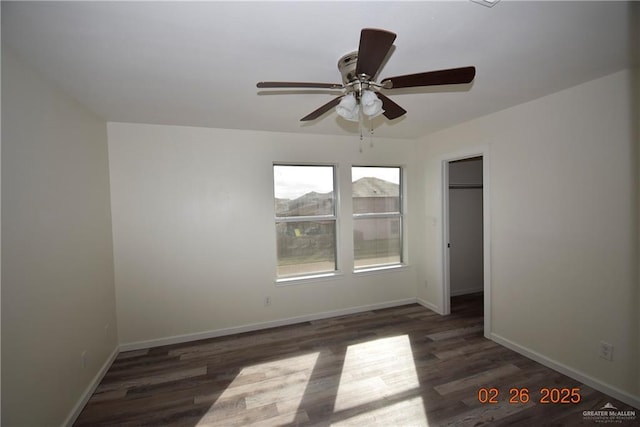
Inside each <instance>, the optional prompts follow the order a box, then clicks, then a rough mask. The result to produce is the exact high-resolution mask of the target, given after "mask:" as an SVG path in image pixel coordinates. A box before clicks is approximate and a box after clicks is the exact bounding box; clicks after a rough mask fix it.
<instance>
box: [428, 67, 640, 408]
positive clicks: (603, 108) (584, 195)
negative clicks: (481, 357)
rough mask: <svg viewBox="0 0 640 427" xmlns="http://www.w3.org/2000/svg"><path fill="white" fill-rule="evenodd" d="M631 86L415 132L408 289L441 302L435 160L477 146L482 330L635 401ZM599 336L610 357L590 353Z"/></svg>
mask: <svg viewBox="0 0 640 427" xmlns="http://www.w3.org/2000/svg"><path fill="white" fill-rule="evenodd" d="M632 86H633V85H632V74H631V72H629V71H624V72H619V73H615V74H612V75H609V76H606V77H603V78H600V79H597V80H594V81H591V82H588V83H585V84H582V85H579V86H576V87H574V88H570V89H567V90H564V91H561V92H558V93H556V94H553V95H550V96H546V97H544V98H540V99H538V100H535V101H532V102H529V103H526V104H522V105H519V106H516V107H513V108H510V109H507V110H504V111H501V112H498V113H495V114H492V115H490V116H486V117H484V118H480V119H477V120H474V121H471V122H468V123H465V124H462V125H459V126H456V127H454V128H450V129H447V130H444V131H442V132H439V133H437V134H432V135H429V136H428V137H426V138H424V140H423V141H422V145H421V148H420V157H421V158H422V159H423V160H424V162H425V163H424V164H425V171H424V176H423V177H422V180H423V182H424V183H425V185H426V189H427V191H426V194H427V199H426V201H425V202H426V203H425V205H424V209H425V211H424V215H425V217H426V218H427V221H426V223H427V225H428V226H427V227H426V229H425V230H424V236H425V239H424V241H425V242H426V244H425V246H424V247H423V250H424V251H423V252H424V255H423V256H424V258H423V261H422V263H421V268H420V271H419V280H420V281H421V282H422V281H424V280H427V281H428V283H429V286H428V287H426V288H425V287H423V286H421V287H420V288H419V297H420V298H423V299H425V300H427V301H429V302H431V303H433V304H434V305H440V303H441V289H442V288H441V285H442V230H441V223H442V222H441V215H442V190H441V187H442V184H441V182H442V181H441V180H442V174H441V161H442V159H444V158H448V157H449V156H451V155H452V154H456V153H465V152H473V151H477V149H478V147H485V149H487V150H488V153H489V157H490V158H489V164H490V166H489V174H488V175H489V177H490V178H489V179H490V192H491V194H490V206H491V215H490V221H491V224H490V227H491V232H490V237H491V246H492V247H491V265H490V271H491V278H490V279H491V280H490V283H491V306H492V313H491V323H492V331H491V332H492V333H493V337H494V338H497V339H501V340H502V341H503V342H505V343H510V344H512V347H515V348H519V349H521V350H525V351H529V352H530V354H536V355H538V356H540V357H541V358H542V359H545V360H548V361H551V362H554V363H556V364H558V366H560V365H562V366H565V367H568V368H569V369H570V370H572V371H573V372H577V373H580V374H582V375H583V376H584V377H586V378H589V379H593V380H595V381H597V382H600V383H602V384H606V385H607V386H610V387H612V388H613V389H616V390H619V391H621V392H622V393H623V394H625V393H626V396H627V397H629V396H635V399H638V396H640V382H639V381H637V379H638V375H637V363H638V360H639V359H640V354H639V342H638V321H637V312H638V305H637V301H638V298H637V294H638V264H637V260H638V236H639V234H638V233H639V231H638V216H637V212H636V210H637V199H638V190H639V188H638V181H637V169H638V156H637V155H636V152H637V144H638V141H637V134H635V136H634V132H633V131H634V128H635V127H636V122H637V120H638V116H637V112H638V111H637V109H636V108H634V107H633V105H635V106H636V107H637V105H638V104H637V103H638V99H637V95H636V98H635V99H634V95H633V92H632V90H631V89H632ZM487 147H488V148H487ZM485 184H486V183H485ZM601 340H604V341H608V342H610V343H612V344H613V345H614V346H615V350H614V360H613V362H609V361H606V360H603V359H601V358H599V357H598V346H599V342H600V341H601ZM627 401H629V399H627ZM636 401H637V400H636Z"/></svg>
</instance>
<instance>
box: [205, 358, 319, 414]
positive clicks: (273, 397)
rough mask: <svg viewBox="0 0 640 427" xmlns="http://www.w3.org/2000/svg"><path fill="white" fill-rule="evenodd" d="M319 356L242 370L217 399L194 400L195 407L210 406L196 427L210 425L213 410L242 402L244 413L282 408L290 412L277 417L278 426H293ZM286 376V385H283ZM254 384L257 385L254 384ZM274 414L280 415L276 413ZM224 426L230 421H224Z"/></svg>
mask: <svg viewBox="0 0 640 427" xmlns="http://www.w3.org/2000/svg"><path fill="white" fill-rule="evenodd" d="M319 355H320V353H309V354H304V355H301V356H295V357H289V358H285V359H278V360H274V361H270V362H264V363H259V364H255V365H251V366H247V367H245V368H243V369H242V370H241V371H240V372H239V373H238V375H237V376H236V377H235V378H234V379H233V381H231V383H230V384H229V385H228V386H227V388H226V389H225V390H224V392H222V394H220V395H219V396H217V395H203V396H198V397H196V398H195V399H194V403H195V404H199V403H206V402H211V403H212V406H211V408H210V409H209V411H208V413H207V414H205V415H204V416H203V417H202V419H201V420H200V422H199V423H198V424H197V425H202V426H204V425H211V423H212V422H213V423H214V424H215V421H216V418H217V417H216V414H215V412H216V410H220V409H222V408H224V407H225V406H229V405H233V402H238V401H242V404H243V405H244V407H245V410H246V411H249V412H251V411H261V410H262V409H261V408H266V407H273V408H274V409H275V408H276V405H277V406H281V405H282V406H283V407H288V408H292V410H290V411H287V412H286V413H281V416H279V417H278V422H279V423H289V422H293V421H294V420H295V418H296V408H298V406H299V405H300V402H301V401H302V398H303V396H304V393H305V390H306V388H307V383H308V382H309V376H310V373H311V372H312V371H313V368H314V366H315V364H316V362H317V361H318V357H319ZM283 376H286V378H287V381H286V383H285V384H283V382H282V378H283ZM256 380H257V381H256ZM276 412H280V411H277V410H276ZM227 422H229V420H228V419H227Z"/></svg>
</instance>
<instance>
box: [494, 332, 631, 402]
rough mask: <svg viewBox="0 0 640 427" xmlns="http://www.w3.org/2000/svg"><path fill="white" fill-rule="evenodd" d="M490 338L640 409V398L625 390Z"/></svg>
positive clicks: (524, 349)
mask: <svg viewBox="0 0 640 427" xmlns="http://www.w3.org/2000/svg"><path fill="white" fill-rule="evenodd" d="M490 338H491V339H492V340H493V341H495V342H497V343H498V344H500V345H503V346H505V347H507V348H508V349H510V350H513V351H515V352H517V353H520V354H522V355H523V356H526V357H528V358H529V359H531V360H534V361H536V362H538V363H540V364H541V365H544V366H546V367H548V368H551V369H553V370H555V371H558V372H560V373H561V374H564V375H566V376H568V377H571V378H573V379H574V380H577V381H580V382H581V383H583V384H586V385H588V386H589V387H592V388H594V389H596V390H598V391H601V392H602V393H605V394H608V395H609V396H611V397H614V398H616V399H618V400H620V401H621V402H624V403H626V404H628V405H631V406H633V407H635V408H636V409H640V396H634V395H632V394H630V393H627V392H625V391H623V390H620V389H618V388H616V387H613V386H611V385H609V384H606V383H604V382H602V381H600V380H598V379H596V378H593V377H592V376H590V375H587V374H585V373H582V372H580V371H577V370H575V369H573V368H571V367H570V366H567V365H565V364H562V363H560V362H556V361H555V360H553V359H550V358H548V357H547V356H544V355H542V354H540V353H538V352H536V351H533V350H531V349H529V348H527V347H523V346H521V345H520V344H517V343H515V342H513V341H511V340H509V339H507V338H503V337H501V336H500V335H497V334H495V333H492V334H491V336H490Z"/></svg>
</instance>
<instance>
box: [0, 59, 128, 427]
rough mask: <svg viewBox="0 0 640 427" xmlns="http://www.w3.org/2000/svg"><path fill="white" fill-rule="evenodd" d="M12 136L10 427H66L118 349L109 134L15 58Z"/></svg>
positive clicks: (6, 192)
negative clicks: (83, 360) (83, 361)
mask: <svg viewBox="0 0 640 427" xmlns="http://www.w3.org/2000/svg"><path fill="white" fill-rule="evenodd" d="M2 125H3V126H2V341H3V342H2V344H3V345H2V425H5V426H52V425H61V424H62V423H63V422H64V421H65V420H66V419H67V417H68V416H69V415H70V414H71V412H72V410H73V408H74V405H76V404H77V403H78V399H79V398H80V397H81V396H82V395H83V393H84V392H85V391H86V389H87V387H89V386H90V384H91V382H92V381H93V379H94V377H95V376H96V375H97V374H98V372H99V370H100V368H101V367H102V365H103V364H104V363H105V362H106V361H108V360H109V358H110V356H111V355H112V354H113V352H114V350H115V348H116V346H117V334H116V319H115V295H114V285H113V257H112V241H111V220H110V209H109V181H108V176H109V175H108V163H107V162H108V153H107V133H106V124H105V122H104V121H102V120H100V119H99V118H98V117H96V116H95V115H93V114H92V113H90V112H88V111H87V110H86V109H84V108H83V107H82V106H80V105H79V104H78V103H76V102H75V101H74V100H72V99H70V98H68V97H67V96H66V95H64V94H62V93H60V92H58V91H57V89H55V88H54V87H53V86H52V85H50V84H48V83H46V82H44V81H43V80H41V79H40V78H39V77H38V76H37V75H35V74H34V73H33V72H31V71H30V70H29V69H28V68H27V67H25V66H24V65H23V64H22V63H21V62H19V60H17V59H16V58H15V57H13V56H12V55H11V54H9V52H7V49H5V48H3V49H2ZM106 324H109V325H110V327H109V330H108V331H105V329H104V328H105V325H106ZM83 351H86V352H87V353H86V354H87V366H86V368H85V369H83V367H82V364H81V358H80V355H81V353H82V352H83Z"/></svg>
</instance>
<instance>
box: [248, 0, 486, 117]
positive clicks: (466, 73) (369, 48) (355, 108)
mask: <svg viewBox="0 0 640 427" xmlns="http://www.w3.org/2000/svg"><path fill="white" fill-rule="evenodd" d="M494 1H496V0H494ZM395 39H396V34H395V33H392V32H390V31H387V30H381V29H376V28H364V29H363V30H362V31H361V32H360V45H359V48H358V51H356V52H351V53H348V54H346V55H344V56H342V57H341V58H340V59H339V60H338V70H339V71H340V74H341V76H342V84H340V83H303V82H259V83H258V84H257V87H258V88H266V89H275V88H312V89H340V90H343V91H344V93H343V94H342V95H340V96H338V97H337V98H334V99H332V100H331V101H329V102H327V103H326V104H324V105H322V106H321V107H319V108H318V109H316V110H315V111H312V112H311V113H309V114H307V115H306V116H304V117H303V118H302V119H300V121H310V120H315V119H317V118H319V117H320V116H322V115H323V114H325V113H326V112H328V111H330V110H331V109H333V108H334V107H335V110H336V112H337V113H338V115H340V117H343V118H345V119H346V120H350V121H360V117H361V115H360V112H362V113H363V114H364V115H366V116H368V117H369V118H373V117H376V116H378V115H380V114H382V115H384V116H385V117H386V118H387V119H388V120H395V119H397V118H399V117H401V116H403V115H405V114H406V113H407V111H406V110H405V109H404V108H402V107H401V106H399V105H398V104H396V103H395V102H393V101H392V100H391V99H389V98H388V97H387V96H386V95H384V94H383V93H382V92H381V91H382V90H391V89H399V88H412V87H421V86H435V85H449V84H465V83H470V82H471V81H473V78H474V77H475V73H476V70H475V67H462V68H452V69H447V70H438V71H428V72H424V73H417V74H406V75H402V76H397V77H387V78H385V79H383V80H382V81H381V82H380V83H377V82H376V81H375V80H374V78H375V76H376V75H377V74H378V71H379V70H380V68H381V66H382V63H383V62H384V59H385V58H386V57H387V55H388V54H389V51H390V50H391V47H392V46H393V42H394V41H395Z"/></svg>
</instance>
